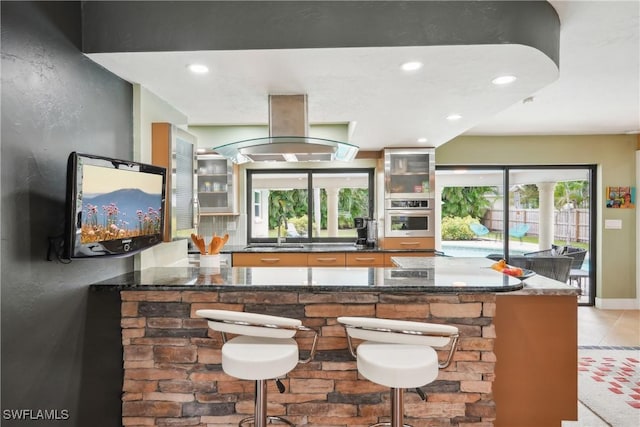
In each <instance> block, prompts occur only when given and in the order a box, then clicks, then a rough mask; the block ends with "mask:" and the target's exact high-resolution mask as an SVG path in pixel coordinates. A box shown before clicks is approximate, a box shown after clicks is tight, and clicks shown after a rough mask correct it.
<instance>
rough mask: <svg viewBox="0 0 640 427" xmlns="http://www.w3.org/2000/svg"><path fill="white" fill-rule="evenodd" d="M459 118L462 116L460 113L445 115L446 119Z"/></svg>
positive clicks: (453, 119)
mask: <svg viewBox="0 0 640 427" xmlns="http://www.w3.org/2000/svg"><path fill="white" fill-rule="evenodd" d="M461 118H462V116H461V115H460V114H449V115H448V116H447V120H450V121H452V122H453V121H456V120H460V119H461Z"/></svg>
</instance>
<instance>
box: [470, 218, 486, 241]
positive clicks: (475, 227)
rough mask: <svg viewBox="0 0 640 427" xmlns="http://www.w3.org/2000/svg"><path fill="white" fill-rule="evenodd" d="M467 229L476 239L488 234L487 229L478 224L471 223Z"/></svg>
mask: <svg viewBox="0 0 640 427" xmlns="http://www.w3.org/2000/svg"><path fill="white" fill-rule="evenodd" d="M469 228H470V229H471V231H473V234H475V235H476V237H482V236H484V235H485V234H489V229H488V228H487V227H485V226H484V225H482V224H480V223H478V222H472V223H471V224H469Z"/></svg>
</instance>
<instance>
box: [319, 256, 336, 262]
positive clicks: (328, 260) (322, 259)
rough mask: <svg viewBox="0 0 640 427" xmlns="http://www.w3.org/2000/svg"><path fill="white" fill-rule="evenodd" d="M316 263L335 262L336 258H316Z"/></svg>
mask: <svg viewBox="0 0 640 427" xmlns="http://www.w3.org/2000/svg"><path fill="white" fill-rule="evenodd" d="M316 260H317V261H318V262H336V261H337V260H338V258H335V257H333V258H316Z"/></svg>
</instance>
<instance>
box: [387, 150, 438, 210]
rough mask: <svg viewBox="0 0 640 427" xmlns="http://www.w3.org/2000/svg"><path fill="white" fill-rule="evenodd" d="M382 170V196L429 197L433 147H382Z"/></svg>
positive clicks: (393, 197) (432, 192) (430, 196)
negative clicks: (383, 148)
mask: <svg viewBox="0 0 640 427" xmlns="http://www.w3.org/2000/svg"><path fill="white" fill-rule="evenodd" d="M384 172H385V174H384V181H385V183H384V191H385V194H384V197H385V199H407V200H413V199H432V198H433V197H434V195H435V185H434V184H435V148H406V149H405V148H386V149H385V150H384Z"/></svg>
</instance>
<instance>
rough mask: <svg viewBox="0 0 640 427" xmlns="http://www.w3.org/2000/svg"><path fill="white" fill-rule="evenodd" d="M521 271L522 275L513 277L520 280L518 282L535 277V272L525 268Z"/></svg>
mask: <svg viewBox="0 0 640 427" xmlns="http://www.w3.org/2000/svg"><path fill="white" fill-rule="evenodd" d="M521 270H522V274H521V275H519V276H513V277H515V278H516V279H520V280H524V279H528V278H529V277H531V276H535V275H536V272H535V271H533V270H527V269H526V268H521Z"/></svg>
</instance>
